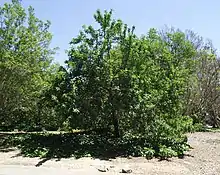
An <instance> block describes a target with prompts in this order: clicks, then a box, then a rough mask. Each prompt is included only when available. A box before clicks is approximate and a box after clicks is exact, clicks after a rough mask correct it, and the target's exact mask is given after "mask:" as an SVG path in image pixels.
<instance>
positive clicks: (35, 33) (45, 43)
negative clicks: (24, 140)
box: [0, 0, 56, 130]
mask: <svg viewBox="0 0 220 175" xmlns="http://www.w3.org/2000/svg"><path fill="white" fill-rule="evenodd" d="M0 20H1V21H0V22H1V26H0V38H1V40H0V74H1V78H0V125H1V127H3V126H4V129H5V130H10V129H14V128H17V129H24V128H26V129H27V128H28V127H29V126H30V127H34V126H33V125H39V124H37V123H39V121H38V120H39V118H38V115H39V110H40V109H39V106H38V102H39V98H40V95H41V93H42V92H43V91H44V90H46V89H47V88H49V87H50V84H51V83H50V81H51V79H53V78H54V77H55V74H56V65H52V64H51V62H52V55H53V54H54V49H50V47H49V45H50V42H51V39H52V34H51V33H50V32H49V27H50V22H48V21H46V22H43V21H41V20H39V19H38V18H37V17H35V13H34V9H33V8H32V7H29V8H28V11H27V12H26V11H25V9H24V8H23V7H22V6H21V3H20V1H18V0H13V1H12V3H5V4H4V5H3V6H2V7H0Z"/></svg>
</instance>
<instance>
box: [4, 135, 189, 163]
mask: <svg viewBox="0 0 220 175" xmlns="http://www.w3.org/2000/svg"><path fill="white" fill-rule="evenodd" d="M2 140H4V142H3V143H1V145H0V146H1V147H2V146H6V145H7V146H8V147H9V146H16V147H18V148H20V150H21V154H22V155H23V156H28V157H42V158H63V157H66V158H67V157H75V158H81V157H85V156H89V157H93V158H106V159H109V158H115V157H117V156H122V157H125V156H126V157H127V156H143V157H146V158H148V159H151V158H153V157H158V158H161V159H166V158H169V157H172V156H182V155H183V153H184V151H186V150H188V147H187V145H186V144H185V143H183V141H182V140H179V141H176V142H175V143H173V142H171V141H170V142H169V141H168V142H166V141H165V140H164V143H163V145H161V144H159V143H158V142H154V141H153V140H152V138H144V137H135V138H134V137H122V138H117V139H116V138H113V137H111V136H110V135H106V134H103V133H97V132H94V133H85V132H79V133H65V134H48V133H44V134H33V133H32V134H20V135H16V134H15V135H10V136H4V139H2ZM161 143H162V142H161ZM178 144H179V146H177V145H178Z"/></svg>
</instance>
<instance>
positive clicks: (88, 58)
mask: <svg viewBox="0 0 220 175" xmlns="http://www.w3.org/2000/svg"><path fill="white" fill-rule="evenodd" d="M112 13H113V11H112V10H110V11H104V13H102V12H101V11H100V10H97V11H96V13H95V14H94V19H95V22H96V23H97V24H98V25H97V28H95V27H93V26H83V28H82V30H81V31H80V32H79V34H78V36H77V37H76V38H73V39H72V40H71V42H70V49H69V51H68V57H69V59H68V60H66V64H67V66H66V67H62V66H59V65H56V64H53V63H52V56H53V54H54V53H55V50H54V49H51V48H50V42H51V39H52V34H51V33H50V32H49V27H50V22H48V21H46V22H43V21H41V20H40V19H38V18H37V17H36V16H35V14H34V9H33V8H32V7H29V8H28V11H27V12H26V11H25V9H24V8H23V7H22V6H21V3H20V1H18V0H13V1H12V3H5V4H4V5H3V6H2V7H0V20H1V21H0V22H1V26H0V38H1V39H0V74H1V75H2V76H1V77H0V126H1V128H0V130H12V129H19V130H21V129H23V130H29V131H30V130H65V131H71V130H73V129H78V130H83V131H84V133H82V132H81V133H80V134H75V135H71V134H69V135H68V134H66V135H47V134H44V135H38V134H35V135H33V134H30V135H24V136H22V137H19V138H16V137H15V138H10V139H12V142H13V143H12V142H9V143H10V144H12V145H15V146H18V147H19V148H21V150H22V153H23V154H24V155H27V156H42V157H48V156H49V157H50V156H51V157H62V156H67V157H69V156H71V155H74V156H76V157H81V156H88V155H91V156H97V155H99V156H100V154H102V156H105V155H106V154H108V153H109V152H110V153H111V154H112V153H114V154H116V155H123V156H127V155H132V156H146V157H148V158H152V157H153V156H157V157H161V158H169V157H172V156H182V155H183V153H184V151H186V150H187V149H188V148H189V146H188V145H187V138H186V137H185V136H184V134H185V133H186V132H192V131H197V130H199V129H202V127H201V123H202V124H203V123H211V124H212V125H213V126H215V127H217V126H219V123H220V122H219V121H220V120H219V114H220V113H219V109H220V107H219V104H220V101H219V97H220V95H219V94H220V93H219V89H220V88H219V81H218V80H219V66H220V64H219V60H218V59H217V55H216V53H215V51H214V49H213V47H212V45H211V44H206V45H204V44H201V41H202V39H201V38H200V37H198V36H196V35H195V34H193V33H190V32H189V31H188V32H185V33H184V32H182V31H180V30H175V29H168V30H164V31H158V30H156V29H154V28H152V29H150V30H149V31H148V33H147V34H146V35H143V36H141V37H138V36H137V35H135V33H134V31H135V27H134V26H132V27H129V26H128V25H127V24H124V23H123V22H122V20H120V19H113V18H112ZM106 130H107V132H106ZM88 133H89V134H88ZM101 133H105V134H106V135H100V134H101ZM112 133H114V134H113V135H114V138H112ZM10 139H9V140H10Z"/></svg>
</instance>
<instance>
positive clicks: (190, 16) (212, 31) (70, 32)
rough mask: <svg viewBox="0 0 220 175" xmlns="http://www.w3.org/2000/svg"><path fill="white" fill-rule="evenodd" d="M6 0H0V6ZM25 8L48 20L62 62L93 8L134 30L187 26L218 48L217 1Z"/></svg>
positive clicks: (45, 3) (84, 1)
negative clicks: (133, 27) (111, 10)
mask: <svg viewBox="0 0 220 175" xmlns="http://www.w3.org/2000/svg"><path fill="white" fill-rule="evenodd" d="M5 2H10V0H1V2H0V5H2V4H3V3H5ZM22 4H23V6H24V7H25V8H27V7H28V6H29V5H31V6H32V7H34V9H35V13H36V16H37V17H39V18H40V19H42V20H49V21H51V23H52V25H51V29H50V31H51V32H52V34H53V35H54V37H53V41H52V45H51V46H52V47H57V46H58V47H59V48H60V50H59V51H58V53H57V54H56V55H55V61H57V62H59V63H61V64H63V62H64V60H66V59H67V55H66V53H65V50H66V49H68V47H69V42H70V41H71V38H73V37H75V36H76V35H77V34H78V32H79V30H80V29H81V26H82V25H83V24H86V25H90V24H94V20H93V14H94V12H95V11H96V10H97V9H101V10H109V9H113V10H114V16H115V17H116V18H120V19H122V20H123V21H124V22H125V23H127V24H128V25H135V27H136V33H137V34H138V35H139V34H145V33H147V31H148V29H149V28H151V27H155V28H163V27H164V25H168V26H173V27H176V28H180V29H182V30H185V29H190V30H193V31H195V32H197V33H198V34H200V35H201V36H203V37H205V38H209V39H211V40H212V41H213V44H214V46H215V47H216V48H217V49H218V48H220V34H219V31H220V22H219V20H220V11H219V8H220V1H219V0H211V1H208V0H135V1H133V0H62V1H61V0H23V1H22Z"/></svg>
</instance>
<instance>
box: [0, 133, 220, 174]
mask: <svg viewBox="0 0 220 175" xmlns="http://www.w3.org/2000/svg"><path fill="white" fill-rule="evenodd" d="M189 143H190V145H191V146H192V147H193V148H194V149H192V150H190V151H189V152H187V154H188V156H186V157H185V158H184V159H178V158H172V159H170V161H158V160H157V159H152V160H146V159H144V158H131V159H126V158H116V159H112V160H110V161H104V160H99V159H91V158H81V159H78V160H76V159H74V158H69V159H61V160H57V159H53V160H44V159H39V158H26V157H21V156H19V151H18V150H14V151H10V152H7V153H0V175H15V174H16V175H29V174H32V175H37V174H45V175H49V174H53V175H63V174H65V175H69V174H79V175H86V174H90V175H92V174H106V175H110V174H111V175H113V174H121V173H120V171H121V170H122V169H126V170H127V169H131V170H132V172H131V173H130V174H135V175H138V174H146V175H157V174H158V175H220V132H215V133H213V132H203V133H202V132H198V133H193V134H189ZM98 169H99V170H104V171H105V170H106V172H100V171H99V170H98Z"/></svg>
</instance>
